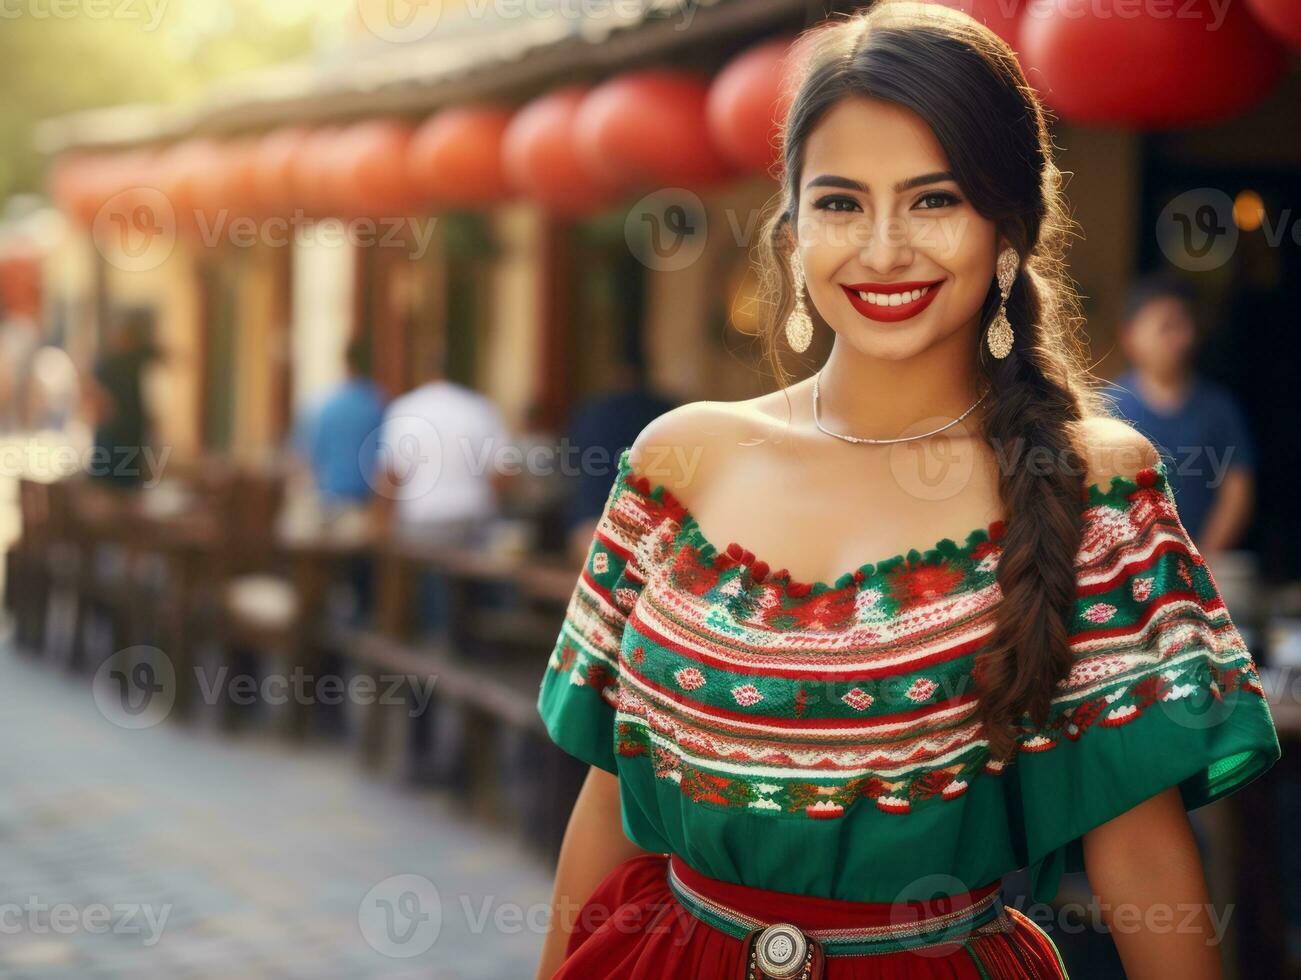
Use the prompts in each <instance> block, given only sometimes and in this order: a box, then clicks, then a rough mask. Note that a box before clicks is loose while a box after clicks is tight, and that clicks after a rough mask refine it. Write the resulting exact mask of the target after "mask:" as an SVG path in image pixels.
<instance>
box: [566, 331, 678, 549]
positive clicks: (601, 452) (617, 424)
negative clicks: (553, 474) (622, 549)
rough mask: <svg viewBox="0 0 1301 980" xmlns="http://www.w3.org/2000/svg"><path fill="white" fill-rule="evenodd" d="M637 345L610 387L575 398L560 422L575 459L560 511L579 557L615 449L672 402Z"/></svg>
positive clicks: (610, 475)
mask: <svg viewBox="0 0 1301 980" xmlns="http://www.w3.org/2000/svg"><path fill="white" fill-rule="evenodd" d="M638 355H639V352H638V351H630V352H629V353H628V354H627V356H625V357H623V358H622V359H621V360H620V361H618V362H617V363H615V364H614V365H612V366H611V368H610V372H609V375H610V379H611V384H610V387H609V388H607V389H606V390H605V391H604V392H601V393H600V394H597V395H594V396H592V397H591V398H588V399H587V400H585V401H583V402H580V403H579V404H578V406H577V407H576V408H575V409H574V411H573V412H572V413H571V414H570V417H569V420H568V422H567V423H566V425H565V434H566V439H567V441H568V443H569V445H571V446H572V447H574V451H575V453H576V455H577V458H578V460H579V473H578V475H577V477H576V478H575V479H574V480H573V481H572V482H573V486H572V491H571V493H570V497H569V501H568V506H567V508H566V513H565V523H566V528H567V545H566V547H567V550H568V552H569V554H570V556H571V557H572V558H573V559H574V561H575V562H579V563H581V562H582V561H583V559H584V558H585V557H586V555H587V549H588V545H589V544H590V542H591V538H592V534H593V532H594V531H595V530H596V523H597V521H598V520H599V518H600V516H601V509H602V507H604V505H605V500H606V497H608V496H609V493H610V485H611V483H612V481H613V480H614V474H615V465H616V463H617V462H618V459H619V454H620V453H621V452H623V450H625V449H627V448H628V447H629V446H631V445H632V443H633V440H634V439H636V438H637V434H638V433H639V432H641V430H642V429H643V428H645V427H646V425H648V424H649V423H650V422H651V421H652V420H653V419H655V418H658V417H659V416H661V415H663V414H664V413H665V412H667V411H669V410H671V409H673V408H675V407H676V406H677V403H676V402H674V401H672V400H671V399H669V398H668V397H666V396H664V395H662V394H660V393H658V392H656V391H655V390H654V389H653V388H652V387H651V385H650V383H649V379H648V377H647V372H646V365H645V361H644V359H643V358H642V357H640V356H638Z"/></svg>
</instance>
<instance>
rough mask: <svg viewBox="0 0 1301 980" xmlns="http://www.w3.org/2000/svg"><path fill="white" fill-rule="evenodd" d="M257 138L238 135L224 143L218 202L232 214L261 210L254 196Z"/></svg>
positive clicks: (257, 212)
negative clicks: (219, 199)
mask: <svg viewBox="0 0 1301 980" xmlns="http://www.w3.org/2000/svg"><path fill="white" fill-rule="evenodd" d="M258 162H259V161H258V140H257V139H256V138H254V137H251V136H245V137H240V138H239V139H235V140H232V141H231V142H229V143H227V144H226V148H225V161H224V167H223V172H222V174H221V176H220V181H221V204H222V206H223V207H226V208H228V209H229V210H230V213H231V214H232V215H235V216H247V215H256V214H260V213H262V209H261V206H260V205H259V203H258V198H257V168H258Z"/></svg>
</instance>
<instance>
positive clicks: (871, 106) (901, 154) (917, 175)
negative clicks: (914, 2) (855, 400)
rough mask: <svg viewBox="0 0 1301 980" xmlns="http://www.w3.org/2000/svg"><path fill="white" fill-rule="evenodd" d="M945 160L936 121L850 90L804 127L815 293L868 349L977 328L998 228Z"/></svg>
mask: <svg viewBox="0 0 1301 980" xmlns="http://www.w3.org/2000/svg"><path fill="white" fill-rule="evenodd" d="M948 169H949V162H948V159H947V158H946V157H945V155H944V152H943V150H941V148H940V145H939V143H938V142H937V141H936V139H935V136H934V134H933V133H932V132H931V131H930V129H929V127H928V126H927V125H926V124H925V123H924V122H923V121H922V120H921V119H920V117H918V116H917V115H916V114H915V113H913V112H912V111H911V110H909V109H905V108H903V107H901V106H897V105H894V104H892V103H888V102H881V101H878V100H875V99H868V98H863V97H857V96H855V97H850V98H846V99H843V100H841V101H840V102H839V103H837V104H836V105H835V106H833V107H832V108H831V109H830V110H828V112H827V114H826V115H825V116H823V118H822V120H821V122H819V124H818V125H817V126H816V127H815V128H814V130H813V132H812V133H811V134H810V136H809V139H808V141H807V143H806V145H805V151H804V172H803V174H802V176H801V181H802V184H801V186H800V188H799V193H800V208H799V216H798V217H799V229H798V233H799V247H800V250H801V257H802V259H803V262H804V275H805V282H806V284H807V288H808V293H809V299H810V301H811V302H812V303H813V305H814V306H816V307H817V310H818V312H819V313H821V314H822V317H823V319H825V320H826V321H827V323H828V324H830V326H831V327H832V329H834V330H835V331H836V333H837V334H838V335H839V337H840V339H841V340H842V341H844V342H846V343H848V344H850V345H852V346H853V347H854V348H855V349H856V350H858V351H861V352H862V353H863V354H865V355H868V356H871V357H882V358H890V359H895V360H902V359H904V358H908V357H912V356H914V355H916V354H917V353H919V352H920V351H923V350H925V349H926V348H928V347H930V346H931V345H932V344H936V343H939V342H941V341H942V340H944V339H945V338H946V337H950V336H951V335H953V334H955V333H957V332H958V331H962V330H963V329H964V328H968V329H970V330H971V331H972V332H973V333H974V331H975V328H976V325H977V319H976V318H977V316H978V314H979V312H980V307H981V304H982V303H983V302H984V300H985V296H986V294H987V293H988V291H989V289H990V286H991V284H992V283H993V282H994V262H995V257H996V255H997V248H996V246H997V245H998V235H997V232H996V230H995V226H994V223H993V222H992V221H989V220H988V219H986V218H983V217H982V216H981V215H979V214H977V213H976V211H975V209H974V208H973V207H972V206H971V204H970V203H969V202H968V201H967V199H966V197H965V195H963V193H962V192H961V190H960V189H959V187H958V184H957V182H956V181H954V180H953V179H951V178H949V177H945V176H944V174H945V172H947V171H948Z"/></svg>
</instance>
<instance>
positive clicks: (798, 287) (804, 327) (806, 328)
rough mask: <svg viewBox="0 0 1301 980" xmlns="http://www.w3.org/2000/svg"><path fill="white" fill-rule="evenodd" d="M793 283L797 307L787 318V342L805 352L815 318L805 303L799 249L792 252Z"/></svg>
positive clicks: (798, 350)
mask: <svg viewBox="0 0 1301 980" xmlns="http://www.w3.org/2000/svg"><path fill="white" fill-rule="evenodd" d="M791 283H792V286H793V288H794V290H795V308H794V309H793V310H791V314H790V316H788V317H787V318H786V342H787V343H788V344H790V345H791V350H793V351H795V352H796V353H803V352H804V351H806V350H808V349H809V343H810V341H812V340H813V320H812V318H810V316H809V310H808V307H807V306H805V305H804V265H803V263H801V261H800V253H799V249H795V250H794V251H792V252H791Z"/></svg>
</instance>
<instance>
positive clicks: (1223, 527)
mask: <svg viewBox="0 0 1301 980" xmlns="http://www.w3.org/2000/svg"><path fill="white" fill-rule="evenodd" d="M1194 309H1195V307H1194V297H1193V294H1192V291H1191V290H1190V289H1189V288H1188V287H1187V286H1186V285H1185V284H1184V283H1183V282H1182V281H1181V280H1179V279H1176V278H1173V277H1172V276H1170V275H1168V274H1164V273H1158V274H1155V275H1152V276H1148V277H1145V278H1143V279H1140V280H1139V281H1138V282H1136V283H1135V284H1134V286H1133V287H1132V288H1131V290H1130V293H1129V296H1128V298H1127V302H1126V305H1125V316H1124V320H1123V322H1122V324H1121V328H1120V336H1119V341H1120V346H1121V349H1122V350H1124V352H1125V355H1126V357H1127V359H1128V360H1129V363H1130V367H1129V369H1128V370H1126V371H1125V372H1123V373H1122V374H1121V375H1120V376H1119V377H1118V378H1116V379H1115V382H1114V384H1115V385H1116V386H1117V388H1116V390H1115V391H1114V392H1111V393H1108V395H1109V397H1110V398H1111V400H1112V402H1113V403H1114V407H1113V409H1112V414H1114V415H1116V416H1117V417H1119V418H1122V419H1124V420H1125V421H1127V422H1129V423H1130V424H1131V425H1133V426H1134V428H1136V429H1138V430H1139V431H1140V432H1141V433H1143V435H1145V436H1147V437H1148V438H1149V439H1150V440H1152V442H1153V444H1155V446H1156V448H1157V450H1158V451H1159V452H1160V453H1161V455H1162V457H1164V458H1165V459H1166V463H1167V466H1168V468H1169V473H1170V485H1171V487H1172V488H1173V490H1174V495H1175V503H1176V504H1177V506H1178V507H1179V515H1180V517H1181V519H1182V520H1183V523H1184V527H1186V528H1187V530H1188V533H1189V534H1190V535H1191V536H1192V538H1193V540H1194V542H1195V543H1196V544H1197V547H1198V550H1200V551H1202V552H1203V553H1207V554H1209V553H1213V552H1217V551H1225V550H1229V549H1232V548H1235V547H1237V546H1238V544H1239V541H1240V539H1241V538H1242V536H1243V534H1244V533H1245V531H1246V529H1247V527H1248V525H1249V523H1250V521H1251V512H1252V508H1253V506H1254V502H1255V471H1256V447H1255V442H1254V440H1253V438H1252V435H1251V430H1250V428H1249V427H1248V425H1247V421H1246V417H1245V416H1244V414H1243V412H1242V409H1241V408H1240V407H1239V405H1238V402H1237V399H1236V398H1234V396H1233V395H1232V394H1231V393H1230V392H1229V390H1228V389H1227V388H1225V387H1224V386H1223V385H1220V384H1217V383H1215V382H1214V381H1211V380H1209V379H1207V378H1204V377H1202V376H1201V375H1200V374H1198V372H1197V371H1196V369H1195V367H1194V366H1193V355H1194V353H1195V348H1196V343H1197V337H1196V324H1195V318H1194Z"/></svg>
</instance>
